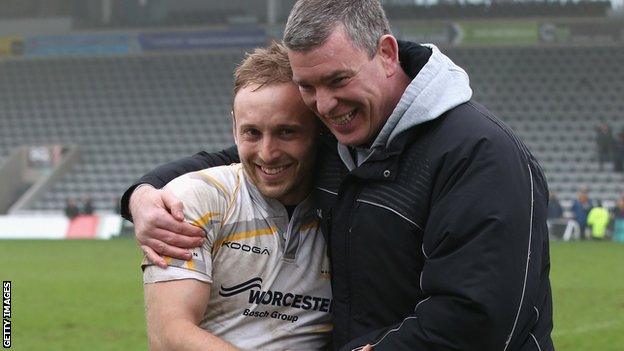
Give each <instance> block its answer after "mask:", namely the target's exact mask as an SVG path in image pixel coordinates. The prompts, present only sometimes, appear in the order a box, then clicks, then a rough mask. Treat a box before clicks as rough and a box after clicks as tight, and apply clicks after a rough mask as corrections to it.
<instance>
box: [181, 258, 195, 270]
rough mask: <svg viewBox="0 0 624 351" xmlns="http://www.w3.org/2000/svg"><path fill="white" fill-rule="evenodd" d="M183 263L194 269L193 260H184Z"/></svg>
mask: <svg viewBox="0 0 624 351" xmlns="http://www.w3.org/2000/svg"><path fill="white" fill-rule="evenodd" d="M184 265H185V266H186V268H188V269H195V262H193V260H188V261H186V262H184Z"/></svg>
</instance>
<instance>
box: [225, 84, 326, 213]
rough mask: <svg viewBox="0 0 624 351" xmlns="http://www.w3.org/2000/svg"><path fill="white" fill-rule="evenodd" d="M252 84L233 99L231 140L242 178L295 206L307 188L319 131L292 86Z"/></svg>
mask: <svg viewBox="0 0 624 351" xmlns="http://www.w3.org/2000/svg"><path fill="white" fill-rule="evenodd" d="M257 88H258V85H255V84H252V85H249V86H246V87H244V88H242V89H240V90H239V91H238V93H237V94H236V96H235V98H234V140H235V141H236V146H237V147H238V154H239V156H240V159H241V162H242V164H243V167H244V170H245V175H246V176H247V178H248V179H249V180H250V181H251V183H253V184H254V185H255V186H256V187H257V188H258V190H260V192H261V193H262V194H263V195H265V196H267V197H270V198H274V199H277V200H279V201H280V202H281V203H283V204H284V205H296V204H298V203H299V202H300V201H301V200H303V199H304V198H305V197H306V196H307V194H308V192H309V190H310V184H311V177H312V174H311V173H312V167H313V165H314V158H315V153H316V148H315V138H316V135H317V132H318V125H317V120H316V118H315V117H314V114H313V113H312V112H311V111H310V110H309V109H308V108H307V107H306V106H305V104H304V103H303V101H302V100H301V96H300V94H299V91H298V89H297V87H296V86H295V85H294V84H292V83H279V84H270V85H266V86H263V87H261V88H259V89H257Z"/></svg>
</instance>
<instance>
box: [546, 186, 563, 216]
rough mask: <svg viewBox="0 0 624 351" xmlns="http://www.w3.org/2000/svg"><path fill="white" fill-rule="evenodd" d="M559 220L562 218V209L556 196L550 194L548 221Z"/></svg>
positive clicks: (552, 193) (553, 193)
mask: <svg viewBox="0 0 624 351" xmlns="http://www.w3.org/2000/svg"><path fill="white" fill-rule="evenodd" d="M561 218H563V207H561V203H560V202H559V199H557V194H555V192H551V193H550V196H549V198H548V219H561Z"/></svg>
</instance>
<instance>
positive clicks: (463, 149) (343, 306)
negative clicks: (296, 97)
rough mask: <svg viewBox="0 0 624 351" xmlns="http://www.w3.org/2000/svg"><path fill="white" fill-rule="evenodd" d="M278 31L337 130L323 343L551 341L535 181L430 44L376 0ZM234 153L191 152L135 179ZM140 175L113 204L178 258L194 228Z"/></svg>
mask: <svg viewBox="0 0 624 351" xmlns="http://www.w3.org/2000/svg"><path fill="white" fill-rule="evenodd" d="M284 43H285V44H286V46H287V47H288V49H289V59H290V63H291V66H292V68H293V80H294V82H295V83H296V84H297V85H298V86H299V90H300V92H301V94H302V97H303V100H304V102H305V103H306V104H307V105H308V107H310V108H311V109H312V110H313V111H314V112H315V113H316V114H317V116H318V117H319V118H320V119H321V121H322V122H323V123H324V124H325V125H326V127H327V128H328V129H329V131H330V132H331V134H333V136H332V135H330V134H329V133H327V134H326V135H324V136H323V137H322V138H321V140H320V145H319V148H320V152H319V154H320V155H321V157H320V159H319V160H318V161H317V162H318V163H317V175H316V177H317V181H316V188H315V191H314V192H315V196H316V201H317V214H318V215H319V217H320V218H321V221H322V226H323V231H324V235H325V236H326V238H327V242H328V243H329V250H330V252H329V253H330V259H331V263H332V272H331V274H332V293H333V306H332V311H333V314H334V324H335V327H334V344H335V347H336V348H339V349H341V350H352V349H357V350H359V349H362V348H363V347H364V346H365V345H368V346H366V349H370V348H372V349H374V350H538V349H541V350H552V349H553V345H552V340H551V337H550V332H551V329H552V301H551V292H550V283H549V278H548V274H549V269H550V262H549V261H550V260H549V251H548V250H549V249H548V236H547V227H546V208H547V199H548V189H547V185H546V181H545V178H544V176H543V173H542V171H541V169H540V167H539V165H538V163H537V161H536V160H535V159H534V158H533V156H532V155H531V154H530V152H529V151H528V150H527V149H526V147H525V146H524V144H523V143H522V142H521V141H520V140H519V139H518V138H517V137H516V136H515V135H514V134H513V133H512V132H511V131H510V130H509V129H508V128H507V127H506V126H505V125H504V124H503V123H502V122H500V121H499V120H498V119H497V118H495V117H494V116H492V114H491V113H490V112H489V111H487V110H486V109H485V108H484V107H482V106H480V105H478V104H477V103H476V102H473V101H472V100H471V97H472V91H471V89H470V86H469V84H468V76H467V75H466V73H465V72H464V71H463V70H462V69H461V68H460V67H458V66H456V65H455V64H454V63H453V62H452V61H451V60H450V59H449V58H448V57H446V56H445V55H443V54H442V53H441V52H440V51H439V50H438V49H437V48H436V47H434V46H424V45H416V44H412V43H398V42H397V40H396V39H395V38H394V37H393V36H392V35H391V34H390V29H389V25H388V22H387V20H386V18H385V14H384V13H383V10H382V9H381V6H380V5H379V3H378V1H375V0H332V1H328V0H307V1H306V0H300V1H298V2H297V3H296V5H295V6H294V8H293V10H292V12H291V14H290V16H289V19H288V23H287V25H286V28H285V33H284ZM233 159H235V155H233V154H232V150H229V151H228V150H226V151H223V152H221V153H218V154H212V155H210V154H206V153H200V154H197V155H195V156H193V157H190V158H187V159H183V160H180V161H178V162H177V163H173V164H169V165H165V166H161V167H159V168H157V169H156V170H154V171H153V172H151V173H150V174H148V175H146V176H145V177H144V178H142V179H141V180H140V181H139V182H138V183H137V184H141V183H149V184H151V185H152V186H154V187H157V188H158V187H161V186H162V185H163V183H166V182H167V181H168V180H170V179H172V178H173V177H175V176H177V175H179V174H182V173H185V172H187V171H190V170H195V169H200V168H204V167H208V166H212V165H216V164H221V163H227V162H230V161H232V160H233ZM137 184H135V185H134V186H133V187H131V188H130V189H129V190H128V191H127V192H126V194H124V206H125V208H126V211H125V213H126V215H127V216H128V215H129V213H128V210H127V209H128V204H129V205H130V209H131V210H132V211H131V212H132V214H133V215H134V216H135V223H136V224H137V238H138V239H139V241H140V242H141V243H142V244H143V248H144V250H145V251H146V252H147V253H148V255H150V257H155V259H157V258H158V255H157V254H156V252H158V253H160V254H167V255H174V256H175V255H179V257H180V258H183V257H184V256H183V255H184V254H185V252H184V251H185V250H184V249H181V248H173V247H172V246H180V247H188V246H189V245H192V242H193V240H196V239H194V238H187V237H181V236H179V235H178V236H175V235H173V234H171V233H172V232H186V233H189V234H192V233H190V232H192V231H193V230H192V229H191V228H189V227H188V226H185V225H184V224H183V223H179V222H176V221H175V220H173V219H171V218H170V216H166V213H167V212H168V211H171V212H172V213H174V215H175V214H176V213H179V212H180V211H181V208H180V206H179V202H177V201H176V199H173V198H171V196H170V195H168V194H166V193H162V191H160V190H155V189H153V188H152V187H149V186H141V188H140V189H139V190H137V191H135V193H134V194H133V190H134V188H135V187H136V186H137ZM130 195H132V197H131V198H130ZM176 217H177V218H180V216H179V215H176ZM156 218H158V220H156ZM172 244H173V245H172ZM154 250H155V251H156V252H155V251H154Z"/></svg>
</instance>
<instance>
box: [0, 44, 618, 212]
mask: <svg viewBox="0 0 624 351" xmlns="http://www.w3.org/2000/svg"><path fill="white" fill-rule="evenodd" d="M445 51H446V52H447V53H448V54H449V56H451V57H452V58H453V59H454V60H455V61H456V62H457V63H458V64H459V65H461V66H462V67H465V68H466V70H467V71H468V73H469V74H470V76H471V85H472V86H473V90H474V92H475V95H474V96H475V99H476V100H477V101H479V102H481V103H483V104H484V105H486V106H488V107H489V108H490V110H492V111H493V112H494V113H495V114H496V115H498V116H500V117H501V119H503V120H504V121H506V122H507V123H508V124H509V125H510V126H511V127H512V128H514V129H515V130H517V131H518V133H519V134H520V135H521V137H522V138H523V139H524V140H525V141H526V142H527V144H528V145H529V147H530V148H531V150H533V152H534V153H535V155H536V156H537V157H538V159H539V160H540V161H541V163H542V165H543V166H544V169H545V171H546V174H547V177H548V179H549V183H550V188H551V190H554V191H556V192H557V193H558V194H559V198H560V199H563V200H571V199H573V198H574V196H575V192H576V191H577V189H578V188H579V187H580V186H581V185H584V184H587V185H589V186H590V191H591V195H592V196H593V197H596V198H599V199H603V200H614V199H615V198H616V197H617V195H618V194H619V193H621V192H622V191H623V190H624V189H623V188H622V181H623V176H622V174H620V173H615V172H613V171H612V168H611V165H607V166H606V167H605V170H604V171H602V172H601V171H599V170H598V165H597V163H596V161H595V159H596V153H595V143H594V136H595V127H596V125H597V124H598V123H599V122H600V121H606V122H608V123H610V124H611V126H612V127H613V129H614V131H620V130H621V129H622V128H624V118H623V117H624V116H623V114H624V99H622V96H624V81H623V80H622V77H624V67H623V66H622V65H621V63H622V62H624V48H617V47H592V48H589V47H577V48H563V47H559V48H535V47H534V48H529V47H527V48H450V49H447V50H445ZM242 57H243V52H237V51H234V52H232V51H229V52H228V51H224V52H215V53H193V54H189V53H178V54H167V55H152V56H129V57H97V58H87V57H84V58H53V59H52V58H51V59H31V60H25V59H23V60H7V61H3V62H0V106H2V107H1V108H0V123H1V126H0V160H1V159H2V158H4V157H6V155H7V154H8V153H9V152H10V150H11V149H12V148H14V147H17V146H19V145H28V144H56V143H62V144H77V145H79V146H80V149H81V162H80V163H79V164H78V165H76V166H75V167H74V168H72V170H71V171H70V172H69V173H68V174H67V175H66V176H65V177H64V178H63V179H62V180H61V181H60V182H58V183H57V184H56V185H55V187H54V188H53V190H52V191H50V192H48V193H47V194H46V195H45V196H44V198H43V199H41V200H40V201H38V202H37V203H35V204H34V205H33V207H32V209H33V210H39V211H42V210H43V211H47V210H59V209H62V208H63V207H64V202H65V200H66V198H67V197H70V196H71V197H76V198H80V197H82V196H83V195H87V194H88V195H90V196H91V197H92V198H93V201H94V205H95V208H96V209H100V210H101V209H112V208H113V198H115V197H117V196H119V195H120V194H121V192H122V191H123V190H124V189H125V188H126V187H127V186H128V185H129V184H130V183H132V182H133V181H134V180H135V179H136V178H137V177H138V176H140V175H141V174H143V173H144V172H146V171H147V170H149V169H150V168H152V167H154V166H155V165H157V164H160V163H163V162H167V161H169V160H172V159H176V158H179V157H182V156H186V155H191V154H193V153H195V152H197V151H199V150H209V151H210V150H218V149H221V148H223V147H224V146H227V145H229V144H231V142H232V139H231V135H230V134H231V120H230V117H229V111H230V105H231V86H232V83H231V81H232V69H233V67H234V66H235V65H236V63H237V62H239V61H240V59H241V58H242Z"/></svg>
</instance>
